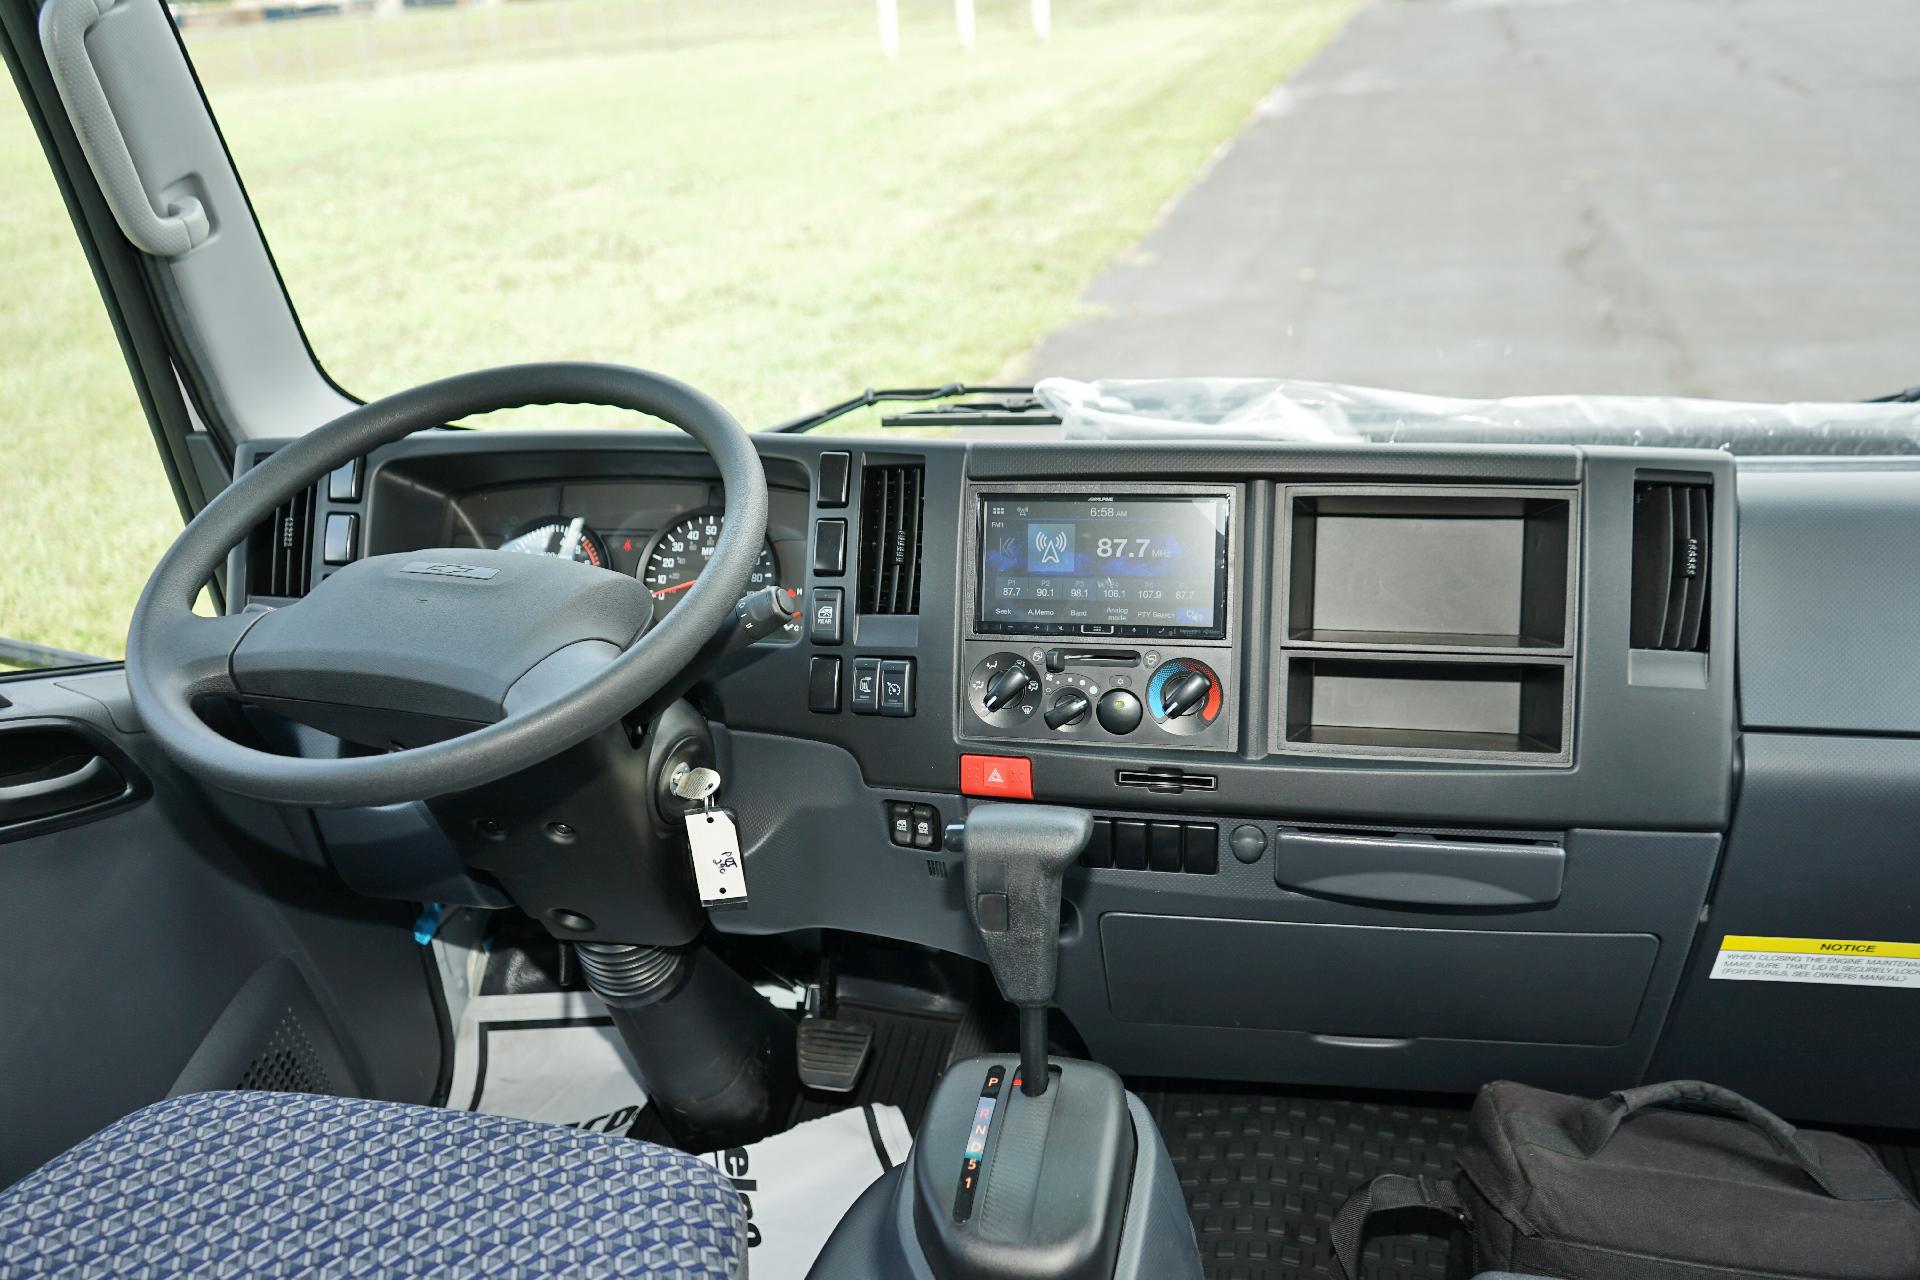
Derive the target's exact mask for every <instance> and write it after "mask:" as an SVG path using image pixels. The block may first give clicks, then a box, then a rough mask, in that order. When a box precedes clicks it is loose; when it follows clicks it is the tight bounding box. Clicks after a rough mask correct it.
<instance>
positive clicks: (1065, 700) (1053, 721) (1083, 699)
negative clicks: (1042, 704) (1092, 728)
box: [1043, 689, 1093, 729]
mask: <svg viewBox="0 0 1920 1280" xmlns="http://www.w3.org/2000/svg"><path fill="white" fill-rule="evenodd" d="M1092 714H1093V700H1092V699H1091V698H1089V697H1087V695H1086V694H1084V693H1082V692H1080V691H1079V690H1078V689H1065V690H1062V691H1061V693H1060V696H1059V697H1057V698H1055V699H1054V700H1053V705H1052V706H1050V707H1048V708H1047V714H1046V715H1045V716H1044V717H1043V718H1044V719H1045V720H1046V722H1047V728H1049V729H1071V728H1072V727H1073V726H1074V725H1077V724H1085V723H1086V722H1087V717H1088V716H1090V715H1092Z"/></svg>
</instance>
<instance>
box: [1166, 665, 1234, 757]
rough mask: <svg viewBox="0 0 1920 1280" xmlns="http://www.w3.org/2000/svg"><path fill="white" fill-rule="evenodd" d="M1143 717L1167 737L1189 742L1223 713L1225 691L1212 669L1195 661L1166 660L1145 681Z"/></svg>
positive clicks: (1203, 731)
mask: <svg viewBox="0 0 1920 1280" xmlns="http://www.w3.org/2000/svg"><path fill="white" fill-rule="evenodd" d="M1146 693H1147V714H1148V715H1149V716H1152V717H1153V722H1154V723H1155V724H1157V725H1159V726H1160V727H1161V728H1162V729H1164V730H1166V731H1167V732H1168V733H1171V734H1175V735H1177V736H1179V737H1183V738H1190V737H1193V736H1194V735H1195V734H1201V733H1205V732H1206V731H1207V730H1208V729H1210V728H1212V727H1213V725H1214V724H1215V723H1217V722H1218V721H1219V719H1220V715H1221V713H1222V712H1223V711H1224V710H1225V709H1226V690H1225V689H1223V688H1222V687H1221V684H1220V677H1219V676H1218V675H1216V674H1214V670H1213V668H1212V667H1210V666H1208V665H1207V664H1206V663H1204V662H1202V661H1200V659H1198V658H1187V657H1180V658H1169V659H1167V660H1166V661H1165V662H1163V663H1161V664H1160V665H1159V666H1158V667H1157V668H1155V670H1154V673H1153V678H1152V679H1150V680H1148V681H1147V689H1146Z"/></svg>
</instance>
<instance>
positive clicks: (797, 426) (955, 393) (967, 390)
mask: <svg viewBox="0 0 1920 1280" xmlns="http://www.w3.org/2000/svg"><path fill="white" fill-rule="evenodd" d="M1032 395H1033V388H1032V387H976V386H971V385H969V384H967V383H965V382H949V383H947V384H946V385H945V386H939V387H894V388H888V389H884V390H881V389H868V390H866V391H862V392H861V393H860V394H859V395H857V396H855V397H853V399H851V400H842V401H841V402H840V403H839V404H836V405H829V406H828V407H827V408H825V409H821V410H819V411H818V412H815V413H808V414H803V415H801V416H800V417H798V418H794V419H792V420H791V421H788V422H783V423H781V424H780V425H779V426H777V427H769V428H768V430H770V431H778V432H789V433H798V432H802V431H812V430H813V429H814V428H815V427H823V426H825V425H826V424H827V423H829V422H832V421H833V420H834V419H835V418H844V417H846V416H847V415H848V414H850V413H852V412H854V411H855V410H858V409H866V408H869V407H871V406H873V405H876V404H898V403H902V402H904V401H912V400H953V399H957V398H958V397H960V396H1026V397H1029V398H1031V397H1032Z"/></svg>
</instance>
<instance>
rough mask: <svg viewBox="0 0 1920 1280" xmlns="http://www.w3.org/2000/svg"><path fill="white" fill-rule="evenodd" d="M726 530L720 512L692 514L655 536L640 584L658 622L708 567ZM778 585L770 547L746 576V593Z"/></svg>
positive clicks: (641, 571) (642, 565) (764, 548)
mask: <svg viewBox="0 0 1920 1280" xmlns="http://www.w3.org/2000/svg"><path fill="white" fill-rule="evenodd" d="M726 527H727V517H726V516H725V515H724V514H723V513H721V512H720V511H718V510H713V511H691V512H688V513H687V514H686V515H684V516H681V517H680V518H679V519H678V520H675V521H674V522H673V523H672V524H670V525H668V526H667V527H666V528H664V529H662V530H661V531H660V532H659V533H657V534H655V535H654V538H653V541H652V542H651V543H649V544H648V545H647V555H646V559H645V560H644V561H642V562H641V565H640V583H641V585H642V586H644V587H646V589H647V590H649V591H651V592H653V599H654V606H653V612H654V616H655V617H656V618H657V617H663V616H665V614H666V612H667V610H669V609H671V608H672V607H673V606H674V605H676V604H678V603H679V602H680V596H681V594H682V593H684V592H685V591H686V589H687V588H688V587H691V586H692V585H693V580H694V579H695V578H697V577H699V576H700V571H701V570H702V569H705V568H706V567H707V562H708V561H709V560H711V559H713V549H714V546H715V544H717V543H718V542H719V541H720V531H721V530H722V529H724V528H726ZM779 581H780V571H779V570H778V569H777V568H775V566H774V562H773V545H772V544H771V543H769V544H767V545H765V546H762V547H761V548H760V559H759V560H758V561H756V562H755V563H754V566H753V572H752V573H751V574H749V575H748V576H747V586H746V591H754V590H758V589H759V588H761V587H771V586H774V585H775V584H777V583H778V582H779ZM742 594H745V592H742Z"/></svg>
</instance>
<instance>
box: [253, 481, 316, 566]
mask: <svg viewBox="0 0 1920 1280" xmlns="http://www.w3.org/2000/svg"><path fill="white" fill-rule="evenodd" d="M256 465H257V464H256ZM315 505H316V490H314V489H303V490H301V491H300V492H299V493H297V494H295V495H294V496H293V497H292V498H291V499H289V500H288V501H286V502H284V503H282V504H280V505H279V506H278V507H275V508H274V511H273V518H272V519H271V520H266V521H263V522H262V523H261V524H260V525H259V527H257V528H256V529H254V531H253V536H252V537H250V538H248V539H247V594H248V595H249V596H255V597H258V596H283V597H287V598H294V597H298V596H304V595H306V594H307V591H308V589H309V588H310V587H312V586H313V521H314V507H315Z"/></svg>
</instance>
